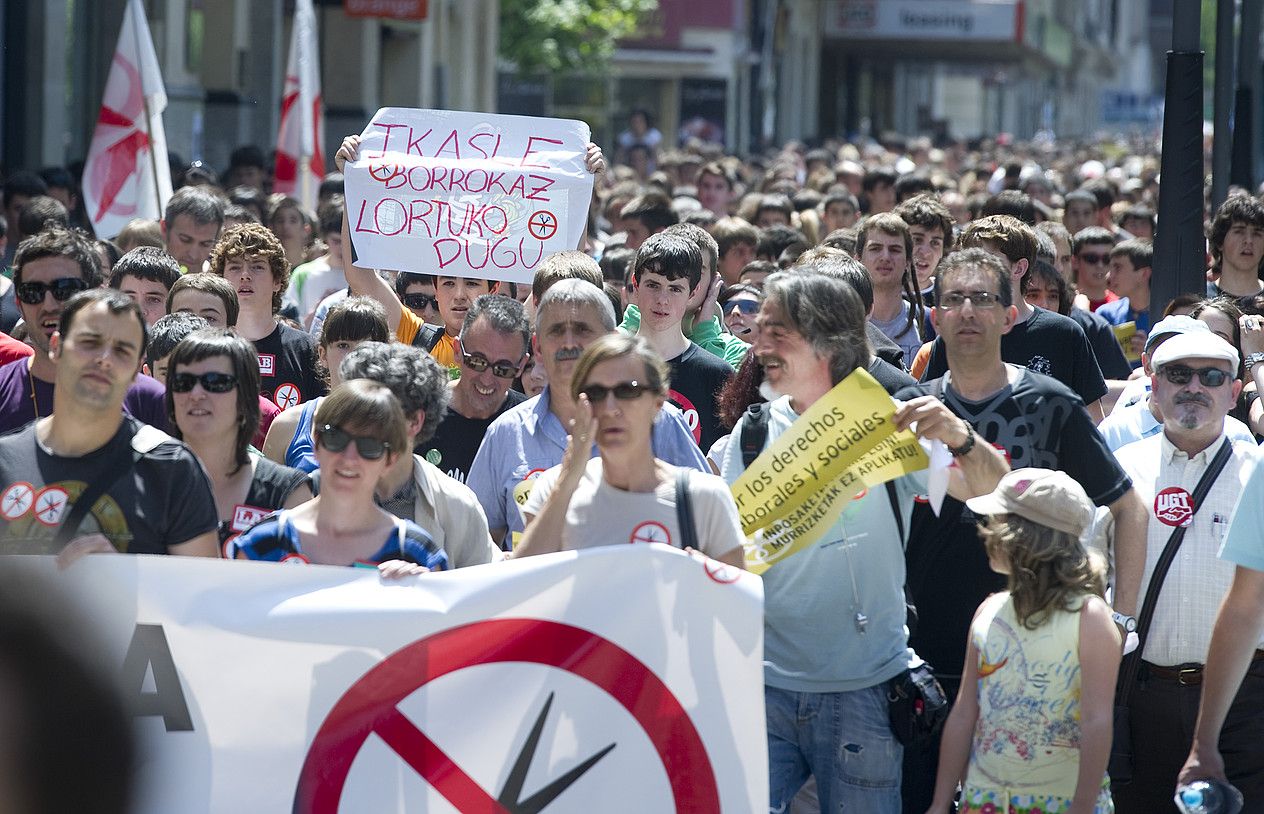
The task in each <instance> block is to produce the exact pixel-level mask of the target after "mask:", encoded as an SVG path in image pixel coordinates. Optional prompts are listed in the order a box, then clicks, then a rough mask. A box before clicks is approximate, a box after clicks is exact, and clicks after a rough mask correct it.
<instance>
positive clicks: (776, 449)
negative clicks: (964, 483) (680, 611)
mask: <svg viewBox="0 0 1264 814" xmlns="http://www.w3.org/2000/svg"><path fill="white" fill-rule="evenodd" d="M894 413H895V404H894V403H893V402H892V401H891V397H890V396H889V395H887V392H886V391H885V390H884V389H883V388H882V386H881V385H880V384H878V382H877V381H876V380H875V379H874V378H873V377H872V376H870V375H869V374H868V373H867V372H866V371H864V370H861V369H859V368H858V369H856V370H855V371H853V372H852V373H851V375H849V376H848V377H847V378H845V379H843V381H841V382H839V383H838V384H837V385H836V386H835V387H834V388H833V389H832V390H830V391H829V392H828V393H826V394H825V395H824V396H823V397H822V398H821V399H820V400H818V401H817V402H816V403H815V404H813V405H812V406H811V407H810V408H809V409H808V411H807V412H805V413H804V414H803V415H801V416H800V417H799V418H798V420H797V421H795V422H794V424H793V425H791V426H790V428H789V429H788V430H786V431H785V432H784V433H782V434H781V435H780V436H779V437H778V438H777V440H776V441H775V442H773V444H772V445H771V446H769V447H768V448H767V449H765V450H764V452H763V453H762V454H761V455H760V456H759V457H758V458H756V459H755V461H754V462H753V463H752V464H751V465H750V467H748V468H747V470H746V471H745V472H744V473H742V476H741V477H740V478H738V479H737V481H736V482H735V483H734V484H733V486H732V490H733V499H734V501H735V502H736V503H737V510H738V516H739V517H740V518H741V521H742V530H743V531H744V532H745V533H746V534H748V535H751V539H749V540H748V541H747V546H746V567H747V569H748V570H750V571H752V572H754V573H756V574H759V573H762V572H764V571H766V570H767V569H768V568H770V567H771V566H772V565H774V564H776V563H777V562H779V561H780V560H782V559H785V558H786V557H788V556H790V555H792V554H794V553H795V552H797V551H801V550H802V549H804V548H806V547H808V546H810V545H812V544H813V543H815V542H816V541H817V540H819V539H820V537H821V535H822V534H824V533H825V532H826V531H827V530H828V529H829V528H830V527H831V526H832V525H833V524H834V522H835V521H836V520H837V519H838V516H839V515H840V514H841V513H842V511H843V509H844V508H846V506H847V503H848V502H849V501H850V500H851V499H852V498H853V497H854V496H855V495H857V494H858V493H860V492H861V491H862V490H864V489H867V488H871V487H873V486H878V485H880V484H883V483H885V482H887V481H889V480H891V479H892V478H895V477H899V476H900V475H902V474H905V473H907V472H915V471H917V470H919V469H925V468H926V466H927V465H928V463H929V462H928V460H927V458H926V455H925V453H924V452H923V451H922V448H921V445H920V444H919V443H918V442H917V439H916V437H915V436H914V435H913V434H912V433H911V432H908V431H907V430H906V431H904V432H899V433H897V432H895V428H894V425H893V424H892V421H891V417H892V415H893V414H894Z"/></svg>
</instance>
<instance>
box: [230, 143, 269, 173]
mask: <svg viewBox="0 0 1264 814" xmlns="http://www.w3.org/2000/svg"><path fill="white" fill-rule="evenodd" d="M237 167H258V168H259V169H261V170H266V169H267V164H266V162H265V161H264V158H263V150H262V149H260V148H259V147H258V146H257V145H254V144H240V145H238V146H237V147H236V148H235V149H234V150H233V152H232V153H231V154H230V155H229V156H228V168H229V169H230V170H231V169H235V168H237Z"/></svg>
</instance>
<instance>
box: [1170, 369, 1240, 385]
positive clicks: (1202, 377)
mask: <svg viewBox="0 0 1264 814" xmlns="http://www.w3.org/2000/svg"><path fill="white" fill-rule="evenodd" d="M1159 375H1161V376H1162V377H1163V378H1165V379H1167V380H1168V381H1169V382H1171V383H1172V384H1189V381H1190V379H1192V378H1194V376H1195V375H1197V376H1198V381H1200V382H1202V385H1203V387H1220V386H1221V385H1222V384H1224V383H1225V382H1227V381H1230V380H1231V379H1232V378H1233V374H1232V373H1229V372H1228V371H1224V370H1221V369H1220V368H1218V367H1202V368H1192V367H1186V366H1185V365H1164V367H1163V369H1162V370H1160V371H1159Z"/></svg>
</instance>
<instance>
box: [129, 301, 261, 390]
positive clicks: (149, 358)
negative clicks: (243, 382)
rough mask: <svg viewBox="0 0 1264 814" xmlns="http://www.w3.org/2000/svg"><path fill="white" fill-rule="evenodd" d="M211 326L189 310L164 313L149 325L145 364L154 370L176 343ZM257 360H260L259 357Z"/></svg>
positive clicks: (174, 347)
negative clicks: (155, 365)
mask: <svg viewBox="0 0 1264 814" xmlns="http://www.w3.org/2000/svg"><path fill="white" fill-rule="evenodd" d="M209 327H211V324H210V323H209V322H207V321H206V320H205V319H204V318H203V317H200V316H198V315H197V314H192V313H189V312H188V311H177V312H176V313H174V314H164V315H163V316H161V317H159V318H158V319H157V320H155V321H154V324H153V325H150V326H149V344H147V345H146V346H145V364H147V365H149V369H150V370H151V371H152V370H153V368H154V364H155V363H156V362H158V361H159V360H161V359H166V358H167V357H168V356H170V355H171V352H172V351H173V350H175V349H176V345H179V344H180V342H181V341H182V340H183V339H184V338H185V337H186V336H188V335H189V334H191V333H193V332H194V331H200V330H202V329H204V328H209ZM255 361H256V363H257V362H258V360H257V359H256V360H255ZM163 384H166V382H164V383H163Z"/></svg>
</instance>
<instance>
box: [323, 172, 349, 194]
mask: <svg viewBox="0 0 1264 814" xmlns="http://www.w3.org/2000/svg"><path fill="white" fill-rule="evenodd" d="M346 188H347V184H346V180H345V179H344V178H343V175H342V173H340V172H331V173H327V174H326V175H325V177H324V178H322V179H321V182H320V187H319V188H318V189H317V190H316V197H317V198H324V197H327V196H329V195H345V194H346Z"/></svg>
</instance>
